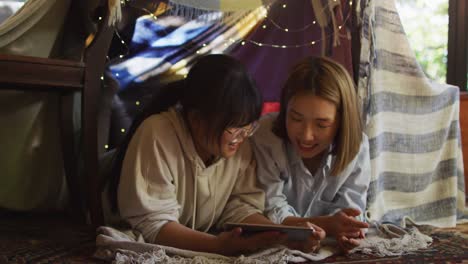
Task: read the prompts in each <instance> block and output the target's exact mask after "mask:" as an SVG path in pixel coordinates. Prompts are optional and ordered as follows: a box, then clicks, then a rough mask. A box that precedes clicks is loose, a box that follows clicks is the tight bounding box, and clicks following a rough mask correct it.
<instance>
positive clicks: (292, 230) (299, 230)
mask: <svg viewBox="0 0 468 264" xmlns="http://www.w3.org/2000/svg"><path fill="white" fill-rule="evenodd" d="M237 227H240V228H242V235H245V236H250V235H255V234H258V233H261V232H280V233H284V234H287V235H288V240H294V241H305V240H307V239H308V238H309V237H310V236H311V235H312V234H313V233H314V232H315V230H314V229H313V228H308V227H300V226H286V225H265V224H246V223H226V224H224V229H225V230H227V231H229V230H232V229H234V228H237Z"/></svg>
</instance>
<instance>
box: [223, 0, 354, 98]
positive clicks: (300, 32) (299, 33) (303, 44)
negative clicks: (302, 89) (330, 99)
mask: <svg viewBox="0 0 468 264" xmlns="http://www.w3.org/2000/svg"><path fill="white" fill-rule="evenodd" d="M313 1H321V0H313ZM313 1H311V0H294V1H285V2H281V1H277V2H275V3H273V4H272V5H270V7H269V9H268V14H267V17H266V18H265V19H263V20H262V21H261V24H259V25H258V26H257V27H255V28H254V30H253V32H252V33H250V34H249V35H248V36H247V38H246V41H245V42H246V44H245V45H243V46H237V47H236V48H235V49H234V50H233V51H232V52H231V54H232V55H233V56H234V57H236V58H238V59H239V60H240V61H242V62H243V63H244V64H245V65H246V66H247V68H248V69H249V72H250V73H251V74H252V76H253V77H254V78H255V80H256V82H257V84H258V87H259V88H260V90H261V91H262V94H263V98H264V100H265V101H267V102H278V101H279V97H280V94H281V87H282V85H283V84H284V82H285V81H286V78H287V75H288V71H289V69H290V68H291V67H292V66H293V65H295V64H296V63H297V62H298V61H300V60H301V59H303V58H304V57H306V56H311V55H316V56H317V55H321V54H323V52H325V54H323V55H326V56H328V57H331V58H332V59H334V60H336V61H338V62H339V63H341V64H342V65H343V66H345V67H346V68H347V69H348V71H349V73H350V74H351V75H352V73H353V70H352V55H351V39H350V38H349V37H348V36H349V32H350V31H351V30H353V29H351V28H350V24H351V21H352V19H351V7H350V5H349V1H344V0H342V1H336V2H337V3H332V4H331V6H328V5H327V4H326V3H323V8H324V10H325V11H326V13H323V12H322V11H323V10H322V11H319V10H314V6H313V4H312V2H313ZM331 2H334V1H331ZM330 10H332V12H330ZM325 11H324V12H325ZM319 16H320V18H319ZM332 17H334V18H333V20H335V25H333V23H332V22H331V21H332ZM319 19H320V21H322V20H323V21H322V22H318V21H319ZM327 21H328V22H327ZM340 26H341V28H339V27H340ZM335 38H337V39H339V41H338V40H337V39H335ZM334 42H336V43H339V44H337V45H333V43H334Z"/></svg>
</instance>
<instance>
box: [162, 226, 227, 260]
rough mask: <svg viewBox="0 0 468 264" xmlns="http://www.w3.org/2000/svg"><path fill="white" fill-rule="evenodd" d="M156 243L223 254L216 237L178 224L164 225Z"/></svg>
mask: <svg viewBox="0 0 468 264" xmlns="http://www.w3.org/2000/svg"><path fill="white" fill-rule="evenodd" d="M154 243H156V244H160V245H165V246H170V247H175V248H181V249H188V250H193V251H201V252H211V253H221V248H220V245H219V243H218V240H217V237H216V236H214V235H211V234H208V233H204V232H199V231H196V230H192V229H190V228H188V227H186V226H184V225H181V224H179V223H177V222H169V223H167V224H166V225H164V226H163V227H162V229H161V230H160V231H159V234H158V236H157V237H156V240H155V241H154Z"/></svg>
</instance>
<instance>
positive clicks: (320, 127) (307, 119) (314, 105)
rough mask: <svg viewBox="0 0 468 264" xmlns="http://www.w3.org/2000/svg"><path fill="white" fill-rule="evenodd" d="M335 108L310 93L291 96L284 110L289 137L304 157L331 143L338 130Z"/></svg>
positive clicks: (328, 102)
mask: <svg viewBox="0 0 468 264" xmlns="http://www.w3.org/2000/svg"><path fill="white" fill-rule="evenodd" d="M338 124H339V122H338V116H337V108H336V106H335V104H333V103H332V102H331V101H328V100H326V99H323V98H322V97H319V96H316V95H313V94H311V93H299V94H297V95H295V96H293V97H292V98H291V100H290V101H289V103H288V106H287V111H286V130H287V134H288V138H289V141H290V142H291V144H292V145H293V146H294V149H295V150H296V151H297V152H298V154H299V155H300V156H301V157H302V158H303V159H310V158H315V157H318V156H319V155H320V154H321V153H323V151H325V150H326V149H328V147H329V146H330V144H332V143H333V140H334V139H335V136H336V133H337V130H338Z"/></svg>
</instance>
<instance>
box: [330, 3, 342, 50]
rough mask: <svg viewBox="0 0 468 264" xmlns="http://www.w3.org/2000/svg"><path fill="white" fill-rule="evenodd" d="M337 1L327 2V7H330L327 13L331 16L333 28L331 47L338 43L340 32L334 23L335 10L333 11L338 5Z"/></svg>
mask: <svg viewBox="0 0 468 264" xmlns="http://www.w3.org/2000/svg"><path fill="white" fill-rule="evenodd" d="M338 3H339V1H333V0H330V1H329V4H328V8H329V9H330V10H329V14H330V17H331V21H332V28H333V47H336V46H338V45H340V35H339V33H340V32H339V29H338V25H337V24H336V17H335V12H333V10H334V9H335V7H336V6H338V5H339V4H338Z"/></svg>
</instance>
